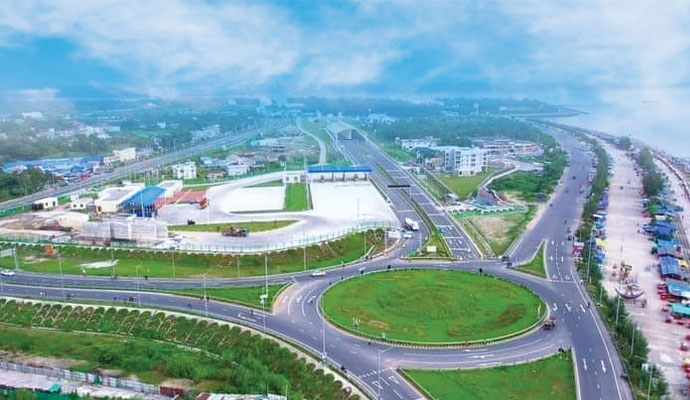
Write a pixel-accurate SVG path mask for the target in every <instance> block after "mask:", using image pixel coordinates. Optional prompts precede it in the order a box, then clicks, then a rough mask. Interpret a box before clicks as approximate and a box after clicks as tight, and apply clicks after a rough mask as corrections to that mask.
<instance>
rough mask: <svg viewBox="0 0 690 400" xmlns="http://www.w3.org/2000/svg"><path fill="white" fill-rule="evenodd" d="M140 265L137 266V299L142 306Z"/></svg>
mask: <svg viewBox="0 0 690 400" xmlns="http://www.w3.org/2000/svg"><path fill="white" fill-rule="evenodd" d="M140 265H141V263H140V264H139V265H137V267H136V268H135V269H136V271H137V300H138V301H139V307H140V308H141V286H140V281H139V266H140Z"/></svg>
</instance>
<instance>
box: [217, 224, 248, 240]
mask: <svg viewBox="0 0 690 400" xmlns="http://www.w3.org/2000/svg"><path fill="white" fill-rule="evenodd" d="M222 233H223V236H235V237H247V236H249V229H246V228H235V227H234V226H232V225H230V226H225V227H223V231H222Z"/></svg>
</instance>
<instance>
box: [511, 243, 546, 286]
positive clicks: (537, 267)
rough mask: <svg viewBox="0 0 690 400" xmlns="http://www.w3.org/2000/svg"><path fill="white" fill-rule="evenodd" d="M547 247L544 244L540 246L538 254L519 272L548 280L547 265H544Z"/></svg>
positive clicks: (521, 266) (520, 267)
mask: <svg viewBox="0 0 690 400" xmlns="http://www.w3.org/2000/svg"><path fill="white" fill-rule="evenodd" d="M545 248H546V245H545V244H544V243H542V244H541V245H540V246H539V250H538V251H537V254H535V255H534V258H532V259H531V260H530V261H529V262H528V263H526V264H523V265H520V266H519V267H518V268H517V270H518V271H522V272H527V273H529V274H532V275H537V276H541V277H542V278H546V265H545V264H544V249H545Z"/></svg>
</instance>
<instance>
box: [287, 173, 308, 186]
mask: <svg viewBox="0 0 690 400" xmlns="http://www.w3.org/2000/svg"><path fill="white" fill-rule="evenodd" d="M303 174H304V173H303V172H285V174H284V175H283V183H285V184H288V183H300V182H302V175H303Z"/></svg>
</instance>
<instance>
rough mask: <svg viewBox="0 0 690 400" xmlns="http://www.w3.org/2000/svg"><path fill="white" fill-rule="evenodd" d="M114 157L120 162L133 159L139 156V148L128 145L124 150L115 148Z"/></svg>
mask: <svg viewBox="0 0 690 400" xmlns="http://www.w3.org/2000/svg"><path fill="white" fill-rule="evenodd" d="M113 158H114V159H115V160H116V161H119V162H127V161H132V160H135V159H136V158H137V148H136V147H127V148H126V149H122V150H113Z"/></svg>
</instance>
